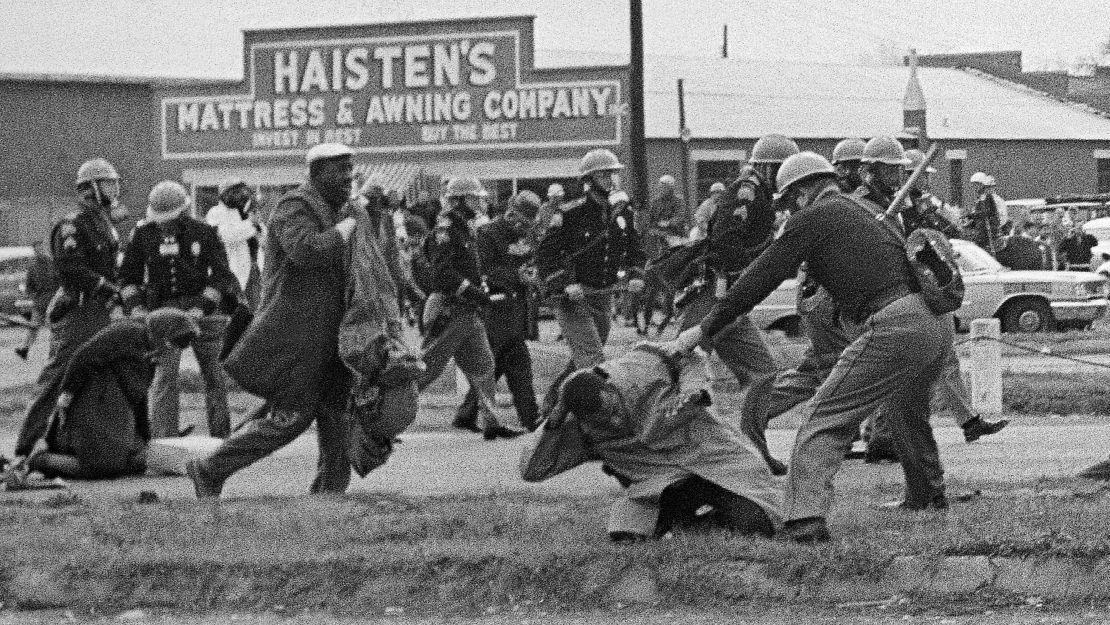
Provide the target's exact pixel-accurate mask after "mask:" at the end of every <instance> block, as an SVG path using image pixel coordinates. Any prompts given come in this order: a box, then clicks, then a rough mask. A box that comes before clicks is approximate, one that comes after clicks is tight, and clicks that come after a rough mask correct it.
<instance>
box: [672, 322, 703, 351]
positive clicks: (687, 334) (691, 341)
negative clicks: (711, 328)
mask: <svg viewBox="0 0 1110 625" xmlns="http://www.w3.org/2000/svg"><path fill="white" fill-rule="evenodd" d="M701 339H702V333H701V326H694V327H692V328H690V329H688V330H683V331H682V332H681V333H680V334H679V335H678V336H677V337H676V338H675V340H674V342H675V346H676V347H677V348H678V349H680V350H682V351H684V352H689V351H693V349H694V348H695V347H697V346H698V343H701Z"/></svg>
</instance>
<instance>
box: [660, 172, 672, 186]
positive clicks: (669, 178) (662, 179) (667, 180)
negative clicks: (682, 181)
mask: <svg viewBox="0 0 1110 625" xmlns="http://www.w3.org/2000/svg"><path fill="white" fill-rule="evenodd" d="M659 184H669V185H671V186H674V176H672V175H670V174H666V175H664V176H661V177H660V178H659Z"/></svg>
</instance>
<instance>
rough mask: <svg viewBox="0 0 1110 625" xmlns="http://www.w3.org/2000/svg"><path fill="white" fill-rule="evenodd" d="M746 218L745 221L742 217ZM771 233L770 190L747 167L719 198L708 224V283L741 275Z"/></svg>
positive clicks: (772, 230) (753, 171)
mask: <svg viewBox="0 0 1110 625" xmlns="http://www.w3.org/2000/svg"><path fill="white" fill-rule="evenodd" d="M745 213H746V214H747V216H746V217H745V216H744V214H745ZM774 229H775V208H774V196H773V194H772V192H771V187H770V186H769V185H768V184H766V183H765V182H763V180H762V179H761V178H760V177H759V176H758V175H757V174H756V173H755V170H753V169H752V168H751V167H747V168H745V169H744V171H743V172H741V174H740V176H739V177H738V178H737V179H736V180H735V181H733V183H732V184H731V185H729V187H728V188H727V189H725V192H724V193H723V194H722V195H721V199H720V200H719V202H718V207H717V210H716V211H715V212H714V213H713V217H712V219H710V221H709V254H708V256H707V257H706V265H707V268H708V269H710V270H712V273H713V275H710V276H707V278H709V279H710V280H714V279H716V278H723V277H727V276H729V275H734V274H736V273H738V272H740V271H742V270H743V269H744V268H745V267H747V266H748V264H749V263H751V261H752V259H753V258H754V257H755V255H757V254H758V250H759V246H760V245H761V244H762V243H763V242H764V241H766V240H767V239H768V238H769V237H770V236H771V234H772V233H773V232H774Z"/></svg>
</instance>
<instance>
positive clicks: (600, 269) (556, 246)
mask: <svg viewBox="0 0 1110 625" xmlns="http://www.w3.org/2000/svg"><path fill="white" fill-rule="evenodd" d="M605 231H608V232H609V237H608V239H607V240H606V241H605V242H604V243H602V244H598V245H595V246H594V247H593V248H592V249H590V250H589V251H588V252H585V253H582V254H578V255H577V256H576V257H575V258H573V260H570V261H569V266H570V268H571V269H572V271H573V272H574V275H575V280H576V281H577V282H580V283H581V284H583V285H585V286H587V287H592V288H605V287H609V286H612V285H614V284H616V282H617V280H618V277H617V272H618V271H620V270H622V269H623V270H630V269H636V270H639V269H640V268H642V267H643V265H644V261H645V258H644V251H643V248H642V247H641V244H640V235H639V233H637V232H636V226H635V216H634V214H633V212H632V209H631V208H629V207H628V206H623V207H621V208H619V209H617V210H615V211H614V209H613V208H611V207H610V206H609V205H608V203H607V202H606V203H605V204H601V203H599V201H598V200H597V199H596V198H595V197H594V196H593V195H591V194H586V195H584V196H583V197H581V198H578V199H577V200H574V201H571V202H567V203H565V204H563V205H562V206H560V207H559V210H558V211H556V212H555V215H554V216H553V217H552V218H551V222H550V223H549V224H548V228H547V230H546V232H544V236H543V238H542V239H540V244H539V249H538V250H537V251H536V264H537V266H538V267H539V270H540V274H541V275H543V276H547V275H551V274H552V273H555V272H556V271H559V270H561V269H565V268H566V267H564V259H569V257H570V256H571V255H572V254H574V253H575V252H576V251H578V250H582V249H583V248H585V247H586V246H587V245H589V244H590V242H591V241H594V240H595V239H597V237H599V236H601V235H602V233H604V232H605Z"/></svg>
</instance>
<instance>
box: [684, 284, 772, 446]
mask: <svg viewBox="0 0 1110 625" xmlns="http://www.w3.org/2000/svg"><path fill="white" fill-rule="evenodd" d="M716 301H717V298H715V297H714V296H713V293H712V292H710V291H706V292H704V293H702V294H701V295H699V296H698V297H697V298H696V299H695V300H694V301H693V302H691V303H690V305H689V307H688V308H687V309H686V310H685V311H684V312H683V315H682V328H681V329H682V330H686V329H687V328H692V327H694V326H695V325H697V324H699V323H701V321H702V319H704V318H705V316H706V315H708V314H709V311H710V310H711V309H712V308H713V304H715V303H716ZM702 347H703V348H705V349H706V350H707V351H708V350H710V349H711V350H712V351H714V352H716V353H717V356H718V357H719V358H720V359H721V361H722V362H724V363H725V366H726V367H728V369H729V371H731V372H732V375H734V376H735V377H736V381H737V382H739V383H740V385H741V386H742V387H746V391H745V394H744V400H743V402H742V403H741V405H740V431H741V432H743V433H744V435H745V436H747V437H748V438H749V439H751V441H752V442H753V443H754V444H755V446H756V448H757V449H758V450H759V452H760V454H762V455H763V457H764V458H765V459H769V458H770V457H771V454H770V452H769V451H768V450H767V437H766V434H765V432H766V429H767V411H768V410H769V409H770V403H771V389H772V387H773V385H774V383H775V374H776V373H777V372H778V365H777V363H776V362H775V358H774V356H772V355H771V350H770V348H768V347H767V342H766V340H765V339H764V336H763V333H762V332H760V330H759V328H757V327H755V324H754V323H752V321H751V319H749V318H748V317H747V316H746V315H745V316H741V317H738V318H737V319H736V320H735V321H733V322H732V323H730V324H728V325H727V326H725V329H723V330H721V331H720V332H718V333H717V335H716V336H714V337H713V342H712V343H711V344H708V345H703V346H702Z"/></svg>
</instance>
